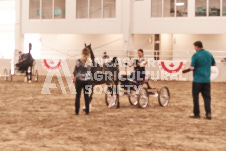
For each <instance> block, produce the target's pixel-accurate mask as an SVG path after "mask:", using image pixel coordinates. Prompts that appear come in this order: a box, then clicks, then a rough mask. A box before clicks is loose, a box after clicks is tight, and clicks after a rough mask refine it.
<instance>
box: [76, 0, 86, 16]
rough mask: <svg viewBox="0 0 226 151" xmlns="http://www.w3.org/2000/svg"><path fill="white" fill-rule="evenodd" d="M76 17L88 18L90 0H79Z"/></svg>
mask: <svg viewBox="0 0 226 151" xmlns="http://www.w3.org/2000/svg"><path fill="white" fill-rule="evenodd" d="M76 18H88V0H77V5H76Z"/></svg>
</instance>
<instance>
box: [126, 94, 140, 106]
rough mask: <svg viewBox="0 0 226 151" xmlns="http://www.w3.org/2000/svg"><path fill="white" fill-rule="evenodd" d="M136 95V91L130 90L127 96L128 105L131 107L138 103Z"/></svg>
mask: <svg viewBox="0 0 226 151" xmlns="http://www.w3.org/2000/svg"><path fill="white" fill-rule="evenodd" d="M138 95H139V94H138V93H137V91H135V90H130V93H129V95H128V98H129V103H130V104H131V105H134V106H135V105H137V103H138Z"/></svg>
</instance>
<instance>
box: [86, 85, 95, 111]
mask: <svg viewBox="0 0 226 151" xmlns="http://www.w3.org/2000/svg"><path fill="white" fill-rule="evenodd" d="M93 89H94V85H92V87H91V92H90V96H89V110H90V111H91V106H92V105H91V102H92V99H93ZM83 111H86V107H85V106H84V107H83Z"/></svg>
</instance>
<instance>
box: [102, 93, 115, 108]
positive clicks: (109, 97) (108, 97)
mask: <svg viewBox="0 0 226 151" xmlns="http://www.w3.org/2000/svg"><path fill="white" fill-rule="evenodd" d="M116 100H117V95H116V93H114V92H111V91H109V90H108V91H107V92H106V94H105V102H106V105H107V106H108V108H112V107H113V106H115V105H116Z"/></svg>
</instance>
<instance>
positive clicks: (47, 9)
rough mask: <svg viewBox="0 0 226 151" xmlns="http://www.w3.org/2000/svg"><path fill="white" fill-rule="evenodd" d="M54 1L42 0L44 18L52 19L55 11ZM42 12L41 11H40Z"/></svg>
mask: <svg viewBox="0 0 226 151" xmlns="http://www.w3.org/2000/svg"><path fill="white" fill-rule="evenodd" d="M52 2H53V1H52V0H44V1H42V18H43V19H52V13H53V9H52V8H53V3H52ZM39 14H40V12H39Z"/></svg>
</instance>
